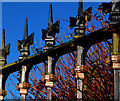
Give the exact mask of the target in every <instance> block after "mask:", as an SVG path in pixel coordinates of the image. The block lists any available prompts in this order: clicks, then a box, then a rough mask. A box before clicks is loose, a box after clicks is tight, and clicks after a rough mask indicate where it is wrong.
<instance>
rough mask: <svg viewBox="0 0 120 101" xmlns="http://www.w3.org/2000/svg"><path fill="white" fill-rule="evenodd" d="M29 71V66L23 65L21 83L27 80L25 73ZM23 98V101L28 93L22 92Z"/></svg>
mask: <svg viewBox="0 0 120 101" xmlns="http://www.w3.org/2000/svg"><path fill="white" fill-rule="evenodd" d="M26 71H27V66H22V75H21V83H24V82H25V79H26V78H25V73H26ZM21 99H22V101H25V100H26V95H25V94H21Z"/></svg>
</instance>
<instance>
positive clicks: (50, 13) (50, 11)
mask: <svg viewBox="0 0 120 101" xmlns="http://www.w3.org/2000/svg"><path fill="white" fill-rule="evenodd" d="M52 24H53V15H52V4H50V8H49V20H48V26H49V27H52Z"/></svg>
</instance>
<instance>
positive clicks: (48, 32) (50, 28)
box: [42, 4, 60, 40]
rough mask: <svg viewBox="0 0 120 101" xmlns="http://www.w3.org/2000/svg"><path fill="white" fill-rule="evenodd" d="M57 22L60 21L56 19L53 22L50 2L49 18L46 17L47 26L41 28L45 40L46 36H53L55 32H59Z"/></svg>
mask: <svg viewBox="0 0 120 101" xmlns="http://www.w3.org/2000/svg"><path fill="white" fill-rule="evenodd" d="M59 24H60V21H59V20H57V21H56V22H55V23H54V24H53V15H52V4H50V8H49V19H48V28H47V29H46V30H45V29H42V39H43V40H45V39H46V38H48V37H52V38H54V37H55V34H56V33H59Z"/></svg>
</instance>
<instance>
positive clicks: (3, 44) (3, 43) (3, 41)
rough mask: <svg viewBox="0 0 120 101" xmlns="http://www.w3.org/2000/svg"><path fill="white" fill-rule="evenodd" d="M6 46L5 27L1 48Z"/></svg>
mask: <svg viewBox="0 0 120 101" xmlns="http://www.w3.org/2000/svg"><path fill="white" fill-rule="evenodd" d="M3 48H5V29H3V32H2V40H1V49H3Z"/></svg>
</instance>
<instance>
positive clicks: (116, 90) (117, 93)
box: [113, 33, 120, 101]
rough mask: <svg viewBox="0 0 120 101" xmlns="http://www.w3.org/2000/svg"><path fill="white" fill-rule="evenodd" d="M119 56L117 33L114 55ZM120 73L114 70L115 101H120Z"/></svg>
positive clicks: (114, 36) (114, 42)
mask: <svg viewBox="0 0 120 101" xmlns="http://www.w3.org/2000/svg"><path fill="white" fill-rule="evenodd" d="M118 54H119V35H118V34H117V33H113V55H118ZM119 72H120V70H114V100H115V101H119V100H120V98H119V96H120V93H119V92H120V91H119V89H120V86H119V79H120V77H119Z"/></svg>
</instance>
